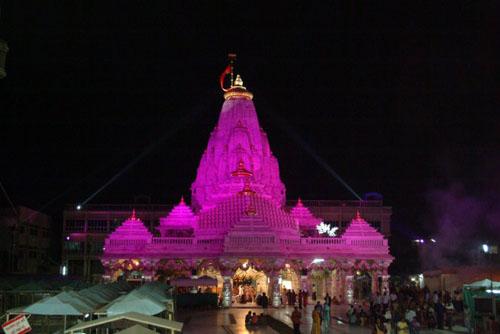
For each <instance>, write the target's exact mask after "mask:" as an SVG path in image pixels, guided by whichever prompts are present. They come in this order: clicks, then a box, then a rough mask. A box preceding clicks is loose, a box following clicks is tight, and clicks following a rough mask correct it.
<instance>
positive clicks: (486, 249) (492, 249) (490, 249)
mask: <svg viewBox="0 0 500 334" xmlns="http://www.w3.org/2000/svg"><path fill="white" fill-rule="evenodd" d="M497 249H498V248H497V247H496V246H491V245H488V244H483V245H482V250H483V253H484V254H497V253H498V250H497ZM490 293H491V312H492V313H493V317H494V318H495V320H497V310H496V306H497V305H496V301H495V293H494V291H493V272H490Z"/></svg>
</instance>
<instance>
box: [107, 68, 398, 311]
mask: <svg viewBox="0 0 500 334" xmlns="http://www.w3.org/2000/svg"><path fill="white" fill-rule="evenodd" d="M224 98H225V101H224V104H223V105H222V110H221V112H220V116H219V120H218V123H217V125H216V126H215V128H214V130H213V131H212V133H211V134H210V138H209V141H208V146H207V148H206V150H205V151H204V152H203V154H202V157H201V161H200V164H199V167H198V170H197V175H196V179H195V181H194V182H193V184H192V186H191V191H192V195H191V199H192V204H191V206H189V205H187V204H186V203H185V201H184V199H182V200H181V201H180V203H179V204H178V205H177V206H175V207H174V208H173V209H172V210H171V212H170V213H169V214H168V215H167V216H166V217H164V218H162V219H161V220H160V225H159V226H158V228H157V230H158V232H157V235H159V236H153V234H152V232H151V231H148V229H147V228H146V227H145V226H144V225H143V223H142V222H141V220H140V219H139V218H140V217H139V218H138V217H135V214H134V215H133V216H132V217H131V218H130V219H128V220H127V221H125V222H124V223H123V224H122V225H121V226H120V227H118V228H117V229H116V230H115V232H113V233H112V234H110V235H109V236H108V238H107V239H106V242H105V251H104V255H103V257H102V259H101V262H102V263H103V265H104V267H105V270H106V275H105V277H106V278H107V279H110V280H114V279H117V278H118V277H119V276H121V275H125V276H126V275H130V274H131V273H133V272H134V273H136V274H137V273H140V274H141V275H142V276H143V277H144V278H145V279H147V280H149V279H159V278H167V279H168V278H173V277H178V276H192V275H209V276H212V277H214V278H217V279H218V281H219V287H218V292H219V293H221V294H222V297H223V304H224V305H225V306H230V305H231V302H232V300H233V298H234V295H236V294H237V293H238V291H237V290H238V289H237V288H236V287H235V286H233V285H232V284H233V279H236V278H235V277H236V276H237V275H240V276H241V275H245V273H248V272H249V271H252V272H261V273H262V274H263V275H264V276H265V277H266V278H267V279H265V280H262V281H260V282H259V283H260V284H258V289H260V290H259V292H266V293H268V294H269V295H270V296H271V297H272V298H271V300H272V303H273V305H275V306H277V305H278V303H279V296H280V293H281V291H282V289H283V288H285V287H286V288H292V289H294V290H295V291H296V292H297V291H298V290H299V289H303V290H307V291H309V293H311V292H313V291H315V292H316V293H317V294H319V295H322V294H325V293H329V294H330V295H332V296H337V297H338V296H341V297H338V298H340V299H342V301H343V302H352V301H353V299H354V298H357V296H358V295H359V296H361V295H360V294H357V291H356V289H358V290H359V289H363V287H364V286H366V285H367V284H368V286H369V289H370V290H371V291H383V290H384V289H388V278H389V276H388V273H387V268H388V266H389V264H390V263H391V262H392V259H393V258H392V256H391V255H390V254H389V248H388V243H387V240H386V239H385V238H384V237H383V235H382V234H380V233H379V232H378V231H377V230H376V229H374V228H373V227H372V226H370V224H368V223H367V222H366V221H365V220H364V219H363V218H362V217H361V216H360V215H359V214H358V215H357V216H356V217H353V219H352V222H351V224H350V226H349V227H348V228H347V230H346V231H345V232H344V233H343V234H342V235H340V236H334V237H332V236H328V235H326V234H320V233H319V232H318V230H317V226H318V225H319V224H320V223H321V221H320V220H319V219H318V218H316V217H315V216H314V215H313V214H312V213H311V211H310V210H309V209H308V208H307V207H305V206H304V205H303V204H302V202H301V201H300V199H299V201H298V203H297V205H296V206H295V207H294V208H293V209H292V210H291V211H290V212H289V211H287V210H286V209H285V206H284V204H285V199H286V196H285V186H284V184H283V182H282V181H281V179H280V174H279V166H278V160H277V159H276V157H275V156H274V155H273V153H272V151H271V149H270V146H269V141H268V138H267V135H266V133H265V132H264V130H263V129H262V128H261V127H260V125H259V121H258V118H257V113H256V111H255V106H254V103H253V101H252V99H253V95H252V93H250V92H249V91H248V90H247V89H246V88H245V87H244V86H243V82H242V80H241V78H240V77H239V76H237V77H236V80H234V81H233V82H231V86H230V88H229V89H228V90H226V91H225V94H224ZM263 275H261V276H263ZM238 277H239V276H238ZM367 278H368V283H367V281H366V279H367ZM240 291H241V289H240Z"/></svg>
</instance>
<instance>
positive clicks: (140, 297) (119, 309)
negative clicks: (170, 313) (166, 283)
mask: <svg viewBox="0 0 500 334" xmlns="http://www.w3.org/2000/svg"><path fill="white" fill-rule="evenodd" d="M166 309H167V307H166V305H165V304H164V303H162V302H161V301H160V300H157V299H155V298H152V297H151V296H148V295H147V294H144V293H141V292H140V291H137V290H134V291H132V292H131V293H129V294H128V295H126V296H124V297H123V298H120V299H119V300H117V301H116V302H114V303H112V305H110V306H109V307H107V309H106V313H107V315H108V316H112V315H117V314H122V313H127V312H137V313H140V314H145V315H156V314H159V313H161V312H163V311H165V310H166Z"/></svg>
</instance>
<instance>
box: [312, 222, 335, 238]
mask: <svg viewBox="0 0 500 334" xmlns="http://www.w3.org/2000/svg"><path fill="white" fill-rule="evenodd" d="M338 229H339V228H338V227H337V226H334V227H331V226H330V225H328V224H325V223H324V222H321V223H320V224H319V225H317V226H316V230H318V233H319V234H327V235H328V236H329V237H334V236H336V235H337V230H338Z"/></svg>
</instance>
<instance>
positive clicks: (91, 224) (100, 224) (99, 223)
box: [87, 220, 108, 232]
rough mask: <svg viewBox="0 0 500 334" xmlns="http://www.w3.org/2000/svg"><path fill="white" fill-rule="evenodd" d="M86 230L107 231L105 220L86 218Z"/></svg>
mask: <svg viewBox="0 0 500 334" xmlns="http://www.w3.org/2000/svg"><path fill="white" fill-rule="evenodd" d="M87 232H108V221H107V220H88V221H87Z"/></svg>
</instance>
